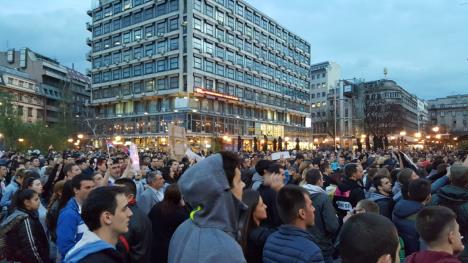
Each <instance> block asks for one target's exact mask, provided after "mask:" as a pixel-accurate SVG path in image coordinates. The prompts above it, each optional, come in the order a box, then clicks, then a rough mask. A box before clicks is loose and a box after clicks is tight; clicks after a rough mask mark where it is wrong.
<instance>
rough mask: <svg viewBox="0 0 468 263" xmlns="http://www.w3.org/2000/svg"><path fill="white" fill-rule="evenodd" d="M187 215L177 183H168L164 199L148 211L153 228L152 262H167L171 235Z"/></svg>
mask: <svg viewBox="0 0 468 263" xmlns="http://www.w3.org/2000/svg"><path fill="white" fill-rule="evenodd" d="M188 217H189V212H188V209H187V208H186V206H185V204H184V201H183V200H182V194H181V193H180V190H179V187H178V185H177V184H171V185H169V186H168V187H167V189H166V192H165V193H164V200H163V201H161V202H159V203H158V204H156V205H155V206H153V208H152V209H151V211H150V213H149V218H150V220H151V225H152V230H153V242H152V253H153V256H152V262H167V253H168V251H169V242H170V241H171V237H172V235H173V234H174V232H175V230H176V229H177V227H178V226H179V225H180V224H182V222H184V221H185V220H186V219H187V218H188Z"/></svg>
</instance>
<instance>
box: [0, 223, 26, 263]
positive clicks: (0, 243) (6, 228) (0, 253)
mask: <svg viewBox="0 0 468 263" xmlns="http://www.w3.org/2000/svg"><path fill="white" fill-rule="evenodd" d="M27 217H28V215H26V214H20V215H18V216H17V217H15V218H13V219H12V220H11V221H10V222H8V223H6V224H2V225H1V227H0V259H3V258H5V257H6V251H7V240H6V237H7V234H8V232H10V231H11V230H12V229H13V228H15V227H16V226H17V225H18V224H19V223H20V222H21V221H23V220H25V219H26V218H27Z"/></svg>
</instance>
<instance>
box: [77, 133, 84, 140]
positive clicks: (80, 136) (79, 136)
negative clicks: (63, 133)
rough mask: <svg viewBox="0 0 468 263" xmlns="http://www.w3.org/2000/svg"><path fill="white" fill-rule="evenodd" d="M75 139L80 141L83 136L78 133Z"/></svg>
mask: <svg viewBox="0 0 468 263" xmlns="http://www.w3.org/2000/svg"><path fill="white" fill-rule="evenodd" d="M76 137H77V138H78V139H80V140H81V139H83V138H84V135H83V134H81V133H80V134H78V135H77V136H76Z"/></svg>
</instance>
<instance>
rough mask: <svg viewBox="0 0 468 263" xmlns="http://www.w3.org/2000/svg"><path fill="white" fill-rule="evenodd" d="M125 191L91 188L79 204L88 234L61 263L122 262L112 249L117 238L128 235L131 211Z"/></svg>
mask: <svg viewBox="0 0 468 263" xmlns="http://www.w3.org/2000/svg"><path fill="white" fill-rule="evenodd" d="M124 191H125V190H124V189H123V188H122V187H119V186H107V187H100V188H97V189H95V190H94V191H92V192H91V193H90V194H89V198H88V200H86V202H85V203H84V204H83V213H82V214H83V220H84V222H85V223H86V225H87V226H88V228H89V231H88V232H86V234H85V235H84V236H83V238H82V239H81V240H80V241H79V242H78V243H77V244H76V245H75V246H74V247H73V248H72V249H71V250H70V252H69V253H68V254H67V256H66V257H65V260H64V261H63V262H64V263H72V262H73V263H74V262H80V263H95V262H105V263H114V262H115V263H123V262H125V261H124V259H123V257H122V256H121V254H120V253H119V252H117V250H116V249H115V246H116V244H117V242H118V240H119V237H120V235H122V234H124V233H127V232H128V225H129V221H130V217H131V216H132V211H131V210H130V208H129V207H128V200H127V198H126V197H125V192H124Z"/></svg>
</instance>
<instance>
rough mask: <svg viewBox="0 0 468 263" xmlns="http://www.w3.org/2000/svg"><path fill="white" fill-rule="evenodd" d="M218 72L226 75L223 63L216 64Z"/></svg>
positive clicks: (220, 74)
mask: <svg viewBox="0 0 468 263" xmlns="http://www.w3.org/2000/svg"><path fill="white" fill-rule="evenodd" d="M216 74H217V75H219V76H222V77H224V66H223V65H221V64H216Z"/></svg>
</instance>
